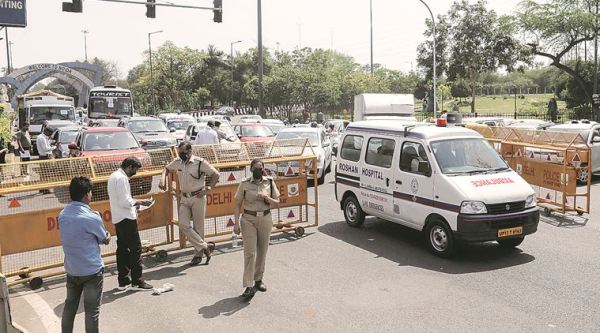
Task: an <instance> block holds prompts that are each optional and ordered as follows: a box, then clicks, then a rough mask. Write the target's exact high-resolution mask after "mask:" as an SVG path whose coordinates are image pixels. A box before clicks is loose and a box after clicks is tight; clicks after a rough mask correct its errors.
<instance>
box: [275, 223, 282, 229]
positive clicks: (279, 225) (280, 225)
mask: <svg viewBox="0 0 600 333" xmlns="http://www.w3.org/2000/svg"><path fill="white" fill-rule="evenodd" d="M275 228H277V229H283V224H282V223H281V222H279V223H277V224H275Z"/></svg>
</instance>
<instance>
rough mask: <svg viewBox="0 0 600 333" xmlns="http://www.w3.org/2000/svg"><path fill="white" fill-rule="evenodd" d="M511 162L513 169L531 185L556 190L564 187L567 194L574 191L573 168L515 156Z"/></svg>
mask: <svg viewBox="0 0 600 333" xmlns="http://www.w3.org/2000/svg"><path fill="white" fill-rule="evenodd" d="M511 162H512V163H514V165H513V169H514V170H515V171H516V172H517V173H518V174H519V175H520V176H521V177H523V179H525V181H527V182H528V183H529V184H531V185H537V186H542V187H545V188H548V189H552V190H556V191H563V189H564V190H566V192H567V193H569V194H572V193H575V191H576V186H577V171H576V169H575V168H572V167H567V168H565V167H564V166H562V165H558V164H552V163H547V162H544V161H535V160H530V159H524V158H515V159H514V160H513V161H511ZM512 163H511V164H512ZM565 170H566V172H565ZM565 184H566V187H565Z"/></svg>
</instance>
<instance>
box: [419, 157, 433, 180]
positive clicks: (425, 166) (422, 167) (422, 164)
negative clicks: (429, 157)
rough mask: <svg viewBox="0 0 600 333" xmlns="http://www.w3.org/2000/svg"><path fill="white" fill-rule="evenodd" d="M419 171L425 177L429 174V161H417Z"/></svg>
mask: <svg viewBox="0 0 600 333" xmlns="http://www.w3.org/2000/svg"><path fill="white" fill-rule="evenodd" d="M419 173H420V174H423V175H425V176H427V177H429V176H431V168H430V167H429V162H427V161H419Z"/></svg>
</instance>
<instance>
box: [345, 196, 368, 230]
mask: <svg viewBox="0 0 600 333" xmlns="http://www.w3.org/2000/svg"><path fill="white" fill-rule="evenodd" d="M344 218H345V219H346V223H348V225H349V226H351V227H355V228H358V227H360V226H362V225H363V224H364V223H365V213H364V212H363V210H362V208H360V205H359V204H358V200H356V198H355V197H354V196H353V195H351V196H349V197H347V198H346V199H345V200H344Z"/></svg>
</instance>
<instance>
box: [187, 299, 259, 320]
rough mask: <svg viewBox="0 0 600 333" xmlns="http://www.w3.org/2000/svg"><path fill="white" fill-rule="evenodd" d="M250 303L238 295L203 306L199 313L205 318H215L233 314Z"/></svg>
mask: <svg viewBox="0 0 600 333" xmlns="http://www.w3.org/2000/svg"><path fill="white" fill-rule="evenodd" d="M249 304H250V302H249V301H247V300H245V299H243V298H241V297H239V296H236V297H230V298H225V299H222V300H220V301H218V302H216V303H215V304H213V305H207V306H203V307H201V308H200V309H198V314H199V315H202V317H204V318H205V319H213V318H217V317H219V316H231V315H232V314H234V313H236V312H238V311H240V310H242V309H243V308H245V307H247V306H248V305H249Z"/></svg>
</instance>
